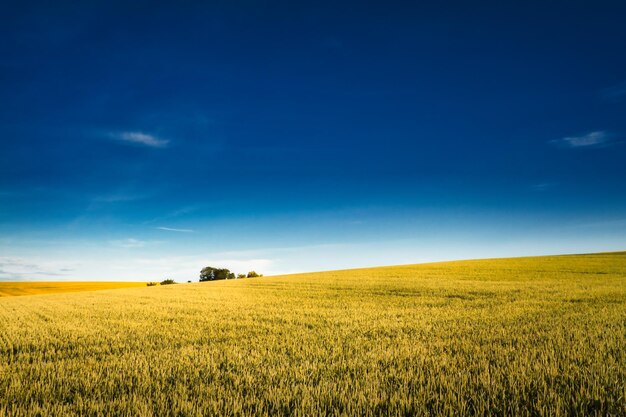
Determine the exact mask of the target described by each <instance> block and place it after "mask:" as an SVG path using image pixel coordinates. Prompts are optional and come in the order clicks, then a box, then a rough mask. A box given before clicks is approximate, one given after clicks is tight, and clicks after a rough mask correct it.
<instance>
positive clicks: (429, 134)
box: [0, 1, 626, 281]
mask: <svg viewBox="0 0 626 417" xmlns="http://www.w3.org/2000/svg"><path fill="white" fill-rule="evenodd" d="M464 3H465V4H464ZM624 16H626V5H624V3H621V4H620V2H602V1H596V2H576V1H567V2H550V5H546V4H545V2H537V3H535V4H532V2H519V3H518V4H517V5H511V4H508V5H504V4H502V2H459V3H455V2H440V3H438V5H437V6H433V5H420V4H419V2H362V1H361V2H354V3H350V2H339V3H337V2H329V3H324V2H318V1H316V2H268V1H245V2H243V1H220V2H209V3H208V4H207V2H197V3H194V2H180V3H176V4H174V3H170V4H168V3H159V2H149V3H141V2H137V3H135V2H133V5H128V4H124V3H121V2H111V1H107V2H65V1H55V2H16V3H14V4H3V5H2V6H0V57H2V58H1V59H0V280H146V281H147V280H152V281H154V280H162V279H164V278H174V279H176V280H178V281H186V280H197V278H198V273H199V270H200V268H202V267H203V266H207V265H212V266H221V267H228V268H230V269H231V270H234V271H235V272H247V271H249V270H251V269H256V270H258V271H259V272H262V273H265V274H274V273H288V272H303V271H313V270H327V269H336V268H349V267H360V266H374V265H386V264H398V263H416V262H425V261H433V260H447V259H462V258H473V257H497V256H522V255H532V254H558V253H574V252H593V251H606V250H623V249H626V181H625V180H626V54H624V53H623V49H624V45H626V25H624Z"/></svg>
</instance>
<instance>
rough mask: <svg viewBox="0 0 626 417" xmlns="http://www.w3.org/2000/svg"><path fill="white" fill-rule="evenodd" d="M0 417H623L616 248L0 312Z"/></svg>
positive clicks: (624, 325)
mask: <svg viewBox="0 0 626 417" xmlns="http://www.w3.org/2000/svg"><path fill="white" fill-rule="evenodd" d="M0 415H2V416H5V415H6V416H13V415H18V416H19V415H41V416H61V415H64V416H65V415H94V416H96V415H116V416H153V415H154V416H200V415H207V416H213V415H267V416H276V415H285V416H287V415H301V416H305V415H307V416H313V415H359V416H361V415H398V416H400V415H515V416H525V415H533V416H535V415H536V416H541V415H546V416H547V415H550V416H552V415H581V416H582V415H616V416H617V415H622V416H623V415H626V253H618V254H596V255H585V256H560V257H540V258H519V259H500V260H480V261H465V262H449V263H436V264H425V265H411V266H398V267H387V268H375V269H358V270H349V271H335V272H324V273H315V274H302V275H292V276H281V277H266V278H257V279H248V280H238V281H221V282H214V283H202V284H185V285H171V286H160V287H144V288H132V289H122V290H108V291H99V292H83V293H66V294H51V295H40V296H32V297H5V298H1V299H0Z"/></svg>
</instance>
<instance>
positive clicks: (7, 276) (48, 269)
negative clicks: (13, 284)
mask: <svg viewBox="0 0 626 417" xmlns="http://www.w3.org/2000/svg"><path fill="white" fill-rule="evenodd" d="M72 271H74V268H73V267H70V266H69V265H67V264H63V263H59V262H50V261H48V262H46V261H40V260H32V259H24V258H18V257H0V281H25V280H33V279H36V280H41V279H46V278H48V279H49V278H54V279H58V278H59V277H64V276H66V275H67V274H69V273H71V272H72Z"/></svg>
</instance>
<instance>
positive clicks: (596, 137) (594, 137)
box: [550, 130, 609, 148]
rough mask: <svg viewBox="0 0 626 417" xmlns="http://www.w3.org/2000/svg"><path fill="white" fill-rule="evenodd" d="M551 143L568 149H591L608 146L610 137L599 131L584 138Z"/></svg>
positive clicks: (557, 140) (578, 137)
mask: <svg viewBox="0 0 626 417" xmlns="http://www.w3.org/2000/svg"><path fill="white" fill-rule="evenodd" d="M550 143H552V144H554V145H557V146H563V147H566V148H591V147H600V146H607V145H608V144H609V137H608V135H607V133H606V132H605V131H602V130H598V131H595V132H589V133H587V134H586V135H582V136H568V137H564V138H562V139H555V140H551V141H550Z"/></svg>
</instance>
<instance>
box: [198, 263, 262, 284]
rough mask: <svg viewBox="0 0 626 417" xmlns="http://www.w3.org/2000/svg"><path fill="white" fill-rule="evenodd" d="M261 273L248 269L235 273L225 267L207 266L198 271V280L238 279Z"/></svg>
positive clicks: (257, 275)
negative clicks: (245, 271) (242, 272)
mask: <svg viewBox="0 0 626 417" xmlns="http://www.w3.org/2000/svg"><path fill="white" fill-rule="evenodd" d="M262 276H263V274H257V273H256V272H255V271H250V272H248V274H247V275H246V274H237V275H235V273H234V272H230V270H229V269H226V268H214V267H212V266H207V267H205V268H202V270H201V271H200V282H205V281H218V280H221V279H239V278H256V277H262Z"/></svg>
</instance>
